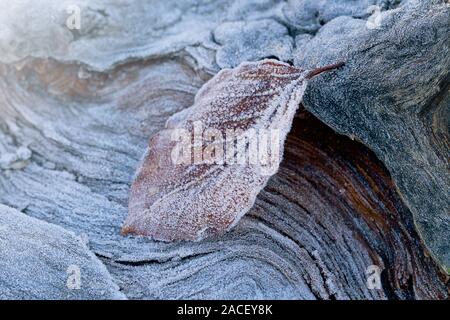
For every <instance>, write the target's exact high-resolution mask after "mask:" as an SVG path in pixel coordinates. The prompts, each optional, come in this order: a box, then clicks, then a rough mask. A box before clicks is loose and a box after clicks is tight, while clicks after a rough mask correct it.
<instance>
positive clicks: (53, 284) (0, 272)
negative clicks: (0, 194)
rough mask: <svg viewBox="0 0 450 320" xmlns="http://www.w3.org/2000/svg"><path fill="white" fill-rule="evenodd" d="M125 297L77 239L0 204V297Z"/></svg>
mask: <svg viewBox="0 0 450 320" xmlns="http://www.w3.org/2000/svg"><path fill="white" fill-rule="evenodd" d="M78 270H79V275H80V280H81V282H80V283H79V286H78V284H77V282H76V281H77V279H76V277H77V276H78ZM71 276H73V277H75V278H70V277H71ZM124 298H125V295H124V294H122V293H121V292H120V291H119V287H118V286H117V285H116V284H115V283H114V281H113V279H112V277H111V275H110V274H109V273H108V270H106V268H105V266H104V265H103V264H102V263H101V262H100V260H98V258H97V257H96V256H95V255H94V254H93V253H92V252H91V251H90V250H89V249H88V248H87V246H86V244H85V243H84V242H83V240H82V239H81V238H80V237H77V236H75V235H74V234H73V233H71V232H68V231H66V230H64V229H63V228H61V227H59V226H56V225H52V224H49V223H47V222H44V221H40V220H37V219H35V218H32V217H28V216H27V215H25V214H23V213H21V212H19V211H17V210H15V209H12V208H10V207H6V206H4V205H0V299H124Z"/></svg>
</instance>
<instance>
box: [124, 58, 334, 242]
mask: <svg viewBox="0 0 450 320" xmlns="http://www.w3.org/2000/svg"><path fill="white" fill-rule="evenodd" d="M340 65H342V64H337V65H332V66H328V67H324V68H321V69H315V70H311V71H305V70H302V69H299V68H296V67H292V66H290V65H289V64H286V63H282V62H279V61H276V60H264V61H259V62H252V63H242V64H241V65H239V66H238V67H236V68H234V69H224V70H222V71H220V72H219V73H218V74H217V75H216V76H215V77H214V78H212V79H211V80H210V81H209V82H208V83H206V84H205V85H204V86H203V87H202V88H201V89H200V91H199V92H198V93H197V95H196V97H195V102H194V105H193V106H191V107H190V108H187V109H185V110H183V111H181V112H179V113H177V114H174V115H173V116H172V117H170V118H169V119H168V121H167V123H166V127H165V129H163V130H162V131H160V132H159V133H157V134H156V135H155V136H154V137H153V138H152V139H151V140H150V143H149V147H148V149H147V152H146V154H145V155H144V158H143V160H142V162H141V164H140V167H139V169H138V172H137V175H136V178H135V181H134V183H133V185H132V188H131V194H130V202H129V214H128V217H127V219H126V221H125V223H124V226H123V229H122V233H123V234H128V233H134V234H138V235H145V236H150V237H152V238H153V239H156V240H163V241H173V240H201V239H203V238H205V237H207V236H211V235H220V234H223V233H224V232H225V231H227V230H229V229H230V228H232V227H233V226H234V225H236V223H237V222H238V221H239V219H240V218H241V217H242V216H243V215H244V214H245V213H246V212H248V211H249V209H250V208H251V207H252V206H253V204H254V202H255V199H256V196H257V195H258V193H259V192H260V191H261V190H262V189H263V188H264V186H265V185H266V183H267V181H268V180H269V178H270V176H271V175H273V174H275V173H276V172H277V170H278V167H279V164H280V162H281V160H282V155H283V145H284V141H285V139H286V135H287V133H288V132H289V131H290V128H291V124H292V121H293V118H294V115H295V112H296V110H297V108H298V106H299V104H300V102H301V100H302V97H303V93H304V91H305V88H306V84H307V80H308V79H310V78H311V77H312V76H314V75H316V74H319V73H321V72H322V71H326V70H330V69H333V68H336V67H338V66H340Z"/></svg>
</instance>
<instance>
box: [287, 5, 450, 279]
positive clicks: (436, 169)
mask: <svg viewBox="0 0 450 320" xmlns="http://www.w3.org/2000/svg"><path fill="white" fill-rule="evenodd" d="M297 50H298V51H297V53H296V54H294V55H295V64H296V65H298V66H301V67H304V68H312V67H314V66H316V65H322V64H326V63H327V62H331V61H336V59H343V60H345V61H346V62H347V64H346V67H345V68H344V71H343V72H342V73H339V75H338V76H337V75H326V76H324V77H323V78H321V79H316V80H314V81H313V82H311V86H310V88H309V90H308V91H307V92H306V95H305V106H306V108H307V109H308V110H310V111H311V112H313V113H314V114H315V115H317V116H318V117H319V118H320V119H321V120H322V121H324V122H325V123H327V124H329V125H330V126H331V127H333V128H334V129H335V130H337V131H338V132H340V133H344V134H346V135H348V136H350V137H352V138H356V139H358V140H359V141H362V142H363V143H364V144H366V145H368V146H369V147H370V148H371V149H373V150H374V151H375V152H376V154H377V156H378V157H379V158H380V159H381V160H382V161H383V162H384V163H385V165H386V166H387V168H388V169H389V171H390V172H391V174H392V176H393V178H394V181H395V182H396V185H397V187H398V190H399V192H400V193H401V195H402V198H403V199H404V201H405V202H406V204H407V205H408V206H409V207H410V208H411V211H412V212H413V214H414V220H415V223H416V226H417V228H418V231H419V234H420V235H421V237H422V238H423V240H424V243H425V244H426V246H427V247H428V249H429V250H430V251H431V254H432V255H433V256H434V257H435V258H436V259H437V260H438V261H439V263H440V264H441V266H442V267H443V269H445V270H446V271H447V273H450V241H449V239H450V204H449V195H450V173H449V170H448V168H449V166H448V165H449V162H448V159H449V141H450V138H449V137H450V136H449V127H448V122H449V110H450V98H449V92H450V80H449V79H450V4H449V3H448V1H447V2H446V1H412V0H411V1H405V4H404V5H403V6H401V7H399V8H397V9H395V10H389V11H386V12H384V13H383V15H382V19H381V24H380V26H379V28H376V29H369V28H367V25H366V22H365V21H363V20H357V19H352V18H350V17H339V18H337V19H335V20H333V21H331V22H329V23H328V24H326V25H325V26H324V27H323V28H322V29H321V30H320V31H319V32H318V34H317V35H316V36H315V37H314V38H313V39H311V40H310V41H309V42H306V43H305V44H304V45H303V46H302V47H300V48H298V49H297Z"/></svg>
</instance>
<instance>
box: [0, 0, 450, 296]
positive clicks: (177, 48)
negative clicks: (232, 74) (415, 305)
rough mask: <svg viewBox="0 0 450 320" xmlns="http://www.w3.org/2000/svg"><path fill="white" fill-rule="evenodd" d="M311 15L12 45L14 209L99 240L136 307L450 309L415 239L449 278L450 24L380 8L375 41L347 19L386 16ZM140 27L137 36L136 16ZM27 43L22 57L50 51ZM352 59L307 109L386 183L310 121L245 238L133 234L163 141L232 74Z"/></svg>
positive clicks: (258, 13)
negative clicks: (373, 282) (315, 303)
mask: <svg viewBox="0 0 450 320" xmlns="http://www.w3.org/2000/svg"><path fill="white" fill-rule="evenodd" d="M22 2H23V3H26V2H27V1H19V2H18V3H22ZM307 2H309V1H288V2H287V3H284V2H278V1H269V0H268V1H236V2H234V4H233V5H230V4H229V2H226V1H217V2H212V3H209V2H205V3H202V2H197V1H196V2H195V4H194V2H193V3H190V2H188V1H174V2H173V3H172V2H170V1H163V2H160V1H155V2H152V4H153V6H149V7H148V8H146V9H143V8H142V7H141V6H142V5H141V3H143V2H140V1H136V2H130V4H129V5H127V6H126V7H117V6H115V5H111V4H108V1H98V2H95V4H93V2H84V4H81V8H82V12H83V10H84V12H88V14H87V16H86V20H85V21H86V23H87V25H86V24H85V26H89V28H87V27H86V29H83V28H82V29H81V31H82V32H81V33H80V34H76V33H75V34H72V33H71V32H69V31H67V30H66V29H65V26H64V25H63V24H64V22H58V21H57V22H55V23H54V24H51V25H50V26H48V27H47V28H40V29H33V30H34V31H35V32H36V33H39V32H42V30H53V31H52V32H50V33H45V32H44V34H43V35H42V34H41V35H40V38H39V39H40V41H38V42H33V43H32V44H31V45H30V46H17V47H16V49H15V50H11V48H9V47H7V45H6V44H7V43H9V42H8V41H7V40H10V39H9V38H8V34H7V33H2V35H1V37H0V50H1V52H2V54H0V60H1V61H2V63H1V64H0V112H1V116H0V203H3V204H6V205H8V206H10V207H14V208H17V209H18V210H20V211H22V213H23V214H24V215H28V216H30V217H33V218H37V219H40V220H43V221H45V222H48V223H51V224H55V225H58V226H60V227H62V228H64V229H66V230H68V231H71V232H74V233H76V234H77V235H80V236H82V237H83V238H87V239H89V243H88V246H89V248H90V250H92V252H93V253H95V254H96V255H97V256H98V257H100V259H101V261H102V262H103V263H104V265H105V267H106V268H107V269H108V270H109V272H110V274H111V275H112V277H113V279H114V281H115V283H117V284H118V285H119V287H120V288H121V291H122V293H124V294H125V295H126V296H127V297H129V298H138V299H155V298H159V299H161V298H171V299H175V298H275V299H277V298H292V299H299V298H311V299H314V298H318V299H327V298H338V299H352V298H353V299H356V298H368V299H384V298H401V299H406V298H441V299H442V298H448V279H447V278H446V277H445V276H444V275H443V274H442V273H441V272H440V271H439V269H438V266H437V265H436V264H435V263H434V261H433V260H432V259H431V258H430V257H429V256H428V249H427V248H426V247H425V246H423V245H422V240H421V238H420V237H419V235H418V233H417V231H416V230H417V229H416V227H418V230H419V231H420V234H421V235H422V236H423V240H424V241H425V244H426V246H427V247H428V248H429V249H430V251H431V252H432V254H433V256H434V257H436V258H437V259H438V261H440V264H441V266H442V265H446V263H447V262H448V260H447V259H448V254H449V250H448V239H449V237H448V233H449V232H450V230H449V228H448V221H449V220H448V219H449V217H448V210H447V211H445V209H446V208H448V192H447V191H448V179H446V177H448V172H447V171H445V170H443V168H444V167H443V165H444V164H445V159H446V158H445V155H446V154H447V153H448V106H449V99H448V86H446V85H445V83H446V82H445V81H447V80H445V79H448V74H449V58H448V57H449V55H448V54H447V55H446V53H448V47H447V46H448V41H449V38H448V37H449V36H448V34H449V33H448V32H446V30H448V28H449V26H448V25H446V23H445V19H446V18H448V14H449V10H450V9H449V7H448V5H447V4H445V2H446V1H424V2H422V3H426V5H429V6H430V7H429V8H422V9H421V10H422V11H420V12H422V13H423V14H414V12H415V10H419V9H418V8H413V7H408V6H412V5H414V4H415V3H416V1H403V3H404V4H403V6H401V7H398V8H396V7H397V6H398V4H396V3H397V2H398V1H379V3H380V4H381V3H382V2H383V4H382V5H383V8H384V9H391V10H388V11H386V15H387V19H386V21H387V23H390V24H389V26H390V28H387V29H383V28H382V29H380V30H370V29H367V28H366V26H365V21H364V20H363V19H352V18H349V17H347V18H343V17H341V18H337V19H335V20H332V19H333V18H335V17H339V16H341V15H352V16H354V17H357V18H361V17H362V18H367V14H366V13H365V12H366V11H365V10H366V8H367V6H368V5H370V4H373V3H377V1H361V2H360V3H359V4H358V5H357V6H355V7H353V5H352V4H351V3H350V2H349V1H332V2H333V5H332V6H331V7H332V8H334V9H333V10H331V11H329V8H330V7H329V6H325V5H324V6H322V7H321V6H320V5H315V6H318V7H314V6H313V7H312V9H308V10H311V12H310V13H311V14H310V15H308V14H305V13H300V12H309V11H301V10H299V11H295V10H294V9H295V8H304V6H305V3H307ZM80 3H81V2H80ZM311 3H313V1H311ZM339 3H341V5H339ZM28 5H30V4H28ZM24 6H26V5H24ZM19 8H20V6H19ZM384 9H383V10H384ZM9 10H12V9H11V8H10V9H9ZM42 10H43V9H42ZM46 10H49V8H48V7H47V8H46ZM5 12H9V15H12V14H11V11H8V10H6V11H2V10H0V15H5ZM18 12H20V11H18ZM124 12H127V13H128V15H129V16H130V15H131V16H133V17H135V19H134V20H133V23H138V26H137V27H136V28H134V27H132V26H131V24H133V23H129V22H128V21H127V20H126V19H122V18H120V19H119V17H122V15H121V14H123V13H124ZM316 12H317V13H316ZM105 13H106V14H105ZM6 15H7V14H6ZM12 16H13V17H14V15H12ZM62 17H65V12H63V13H62ZM413 17H414V19H413ZM4 18H5V19H3V20H0V21H8V19H7V16H5V17H4ZM16 18H17V19H19V18H18V16H17V17H16ZM26 18H27V16H26V15H23V19H26ZM38 18H39V17H38ZM38 18H37V19H38ZM44 18H45V16H44ZM44 18H42V19H44ZM394 18H395V19H394ZM30 21H32V22H35V20H33V19H31V20H30ZM45 21H47V20H45ZM148 21H155V23H149V22H148ZM38 22H39V19H38V21H37V22H36V23H38ZM223 23H227V24H229V25H228V26H227V27H224V26H223ZM31 24H32V25H33V23H31ZM121 24H123V25H121ZM18 25H19V27H20V26H22V25H21V24H18ZM221 25H222V27H220V26H221ZM322 25H324V26H323V27H322ZM392 26H394V27H392ZM23 28H26V27H23ZM446 28H447V29H446ZM39 30H41V31H39ZM105 30H108V31H109V32H106V33H105ZM136 30H138V31H136ZM260 30H264V32H263V35H261V32H260ZM271 30H273V33H272V32H271ZM327 30H328V31H327ZM392 30H394V31H395V30H397V31H398V32H397V33H396V32H393V31H392ZM426 30H434V31H433V35H432V36H430V37H428V36H427V35H429V33H427V32H426ZM306 31H307V32H308V33H305V32H306ZM400 31H401V32H400ZM14 32H16V33H13V34H14V35H15V40H16V41H17V42H18V43H20V42H21V40H23V41H25V40H27V39H26V37H28V36H30V37H32V36H35V34H33V33H24V32H18V31H17V30H15V31H14ZM67 32H68V33H67ZM133 32H134V33H133ZM316 32H317V33H316ZM430 32H431V31H430ZM54 34H58V35H62V36H63V39H66V42H64V41H63V42H62V43H60V45H61V46H60V47H59V48H56V49H55V48H54V47H53V46H51V45H47V44H49V43H52V39H53V40H54ZM131 35H132V36H131ZM399 35H400V36H401V37H399ZM52 37H53V38H52ZM24 39H25V40H24ZM408 39H409V40H408ZM426 39H428V40H427V41H425V40H426ZM112 40H114V41H112ZM61 41H62V40H61ZM396 41H397V42H396ZM403 41H405V43H406V44H405V45H402V43H403ZM368 43H370V45H368ZM250 44H251V45H250ZM365 44H366V45H367V46H365ZM406 47H408V48H409V47H414V48H416V49H414V50H412V51H410V52H406V51H404V52H403V53H402V51H401V50H407V49H406ZM377 48H378V49H379V50H377ZM391 48H396V49H395V50H393V49H391ZM57 49H58V50H57ZM446 50H447V51H446ZM347 51H349V52H350V53H349V54H348V55H344V56H345V58H347V60H348V63H349V64H348V65H347V66H346V67H345V68H344V70H343V73H342V75H341V72H340V73H339V75H330V76H325V77H324V80H315V81H314V82H313V83H312V85H311V86H310V87H309V89H308V90H307V92H306V94H307V96H308V95H309V98H307V99H306V101H305V108H306V109H308V110H310V111H312V112H313V113H314V114H316V115H317V116H318V118H320V119H321V120H322V121H324V122H326V123H327V124H329V125H330V126H331V127H332V128H333V129H334V130H338V131H339V132H343V133H345V134H347V135H350V136H352V137H357V138H358V139H359V140H361V141H363V142H364V143H366V144H367V145H369V146H370V147H371V148H373V150H374V151H375V152H376V155H377V156H378V157H379V158H380V159H381V160H382V161H383V162H384V164H385V165H386V166H387V169H386V168H385V167H384V165H383V164H381V163H380V161H378V160H377V158H376V157H375V155H374V154H372V152H370V151H369V150H368V149H367V148H366V147H364V146H362V145H361V144H359V143H357V142H355V141H351V140H350V139H349V138H345V137H342V136H338V135H337V134H336V133H335V132H334V131H333V130H331V129H329V128H328V127H326V126H325V125H324V124H322V123H321V122H320V121H318V120H317V119H315V118H313V117H312V116H311V115H310V114H309V113H307V112H305V111H303V112H301V113H300V114H299V115H298V118H297V119H296V120H295V122H294V130H293V131H292V132H291V133H290V135H289V137H288V142H287V144H286V155H285V159H284V162H283V163H282V165H281V168H280V171H279V173H278V174H277V175H276V176H274V177H273V178H272V179H271V180H270V182H269V184H268V186H267V187H266V188H265V189H264V190H263V192H262V193H261V194H260V195H259V196H258V198H257V202H256V204H255V206H254V208H253V209H252V210H251V212H250V213H249V214H248V215H247V216H245V217H244V218H243V219H242V220H241V222H240V223H239V224H238V226H237V227H236V229H234V230H233V231H231V232H230V233H228V234H226V235H225V236H224V237H220V238H213V239H209V240H203V241H202V242H197V243H191V242H186V243H184V242H182V243H160V242H155V241H151V240H149V239H146V238H141V237H133V236H129V237H123V236H121V235H120V228H121V226H122V223H123V221H124V219H125V216H126V214H127V202H128V192H129V188H130V183H131V181H132V177H133V174H134V172H135V169H136V166H137V163H138V161H139V159H140V158H141V156H142V154H143V152H144V150H145V147H146V145H147V141H148V138H149V137H150V136H151V135H152V134H153V133H155V132H156V131H158V130H160V129H161V128H162V127H163V125H164V122H165V120H166V119H167V118H168V117H169V116H170V115H172V114H173V113H175V112H177V111H180V110H182V109H183V108H186V107H188V106H190V105H192V103H193V97H194V95H195V93H196V92H197V91H198V89H199V88H200V87H201V86H202V85H203V84H204V83H205V82H206V81H207V80H208V79H209V78H210V77H211V76H212V75H213V74H214V73H216V72H217V71H218V70H219V69H220V68H223V67H228V66H235V65H237V64H239V63H240V62H241V61H243V60H258V59H262V58H266V57H270V56H276V57H278V58H279V59H282V60H285V61H293V62H294V63H295V64H297V65H303V64H305V65H306V64H311V65H308V66H307V67H316V66H320V65H324V64H326V63H325V62H327V63H329V62H336V60H339V59H337V58H338V57H339V58H340V57H342V55H343V54H341V53H343V52H347ZM6 53H8V54H6ZM5 57H6V58H5ZM24 57H25V59H24V60H23V58H24ZM334 59H336V60H334ZM329 60H333V61H329ZM383 61H390V63H391V64H389V63H386V64H385V63H383ZM417 66H419V67H417ZM94 70H96V71H94ZM397 70H399V71H397ZM408 70H409V71H408ZM395 72H399V73H398V77H393V76H392V75H393V74H394V75H395ZM325 81H326V83H325ZM386 81H387V82H386ZM389 81H390V82H389ZM371 99H372V100H371ZM370 101H374V104H371V103H370ZM392 101H393V102H395V103H393V105H394V106H396V107H395V108H394V109H392V110H390V109H389V108H388V107H389V106H391V104H390V102H392ZM426 101H429V102H427V103H425V102H426ZM375 102H377V103H375ZM410 106H412V107H411V108H409V107H410ZM425 106H429V107H425ZM433 106H434V107H433ZM359 107H360V109H359ZM369 107H370V108H369ZM408 108H409V109H408ZM408 110H409V111H408ZM408 112H409V113H408ZM389 116H391V117H389ZM380 119H381V120H380ZM421 119H422V120H423V121H422V120H421ZM426 119H428V120H426ZM425 120H426V121H425ZM383 121H384V122H383ZM402 121H403V122H402ZM427 121H428V122H427ZM385 123H386V126H385V125H384V124H385ZM388 123H389V124H390V125H389V126H387V124H388ZM419 123H422V126H421V127H419V125H418V124H419ZM430 123H432V124H433V125H431V124H430ZM399 127H401V128H403V129H404V130H403V131H401V132H400V131H399V132H397V131H396V129H395V128H399ZM406 128H407V129H406ZM432 128H434V129H432ZM391 129H392V130H391ZM390 130H391V131H390ZM433 130H434V131H433ZM405 132H409V133H410V135H404V136H403V135H402V134H403V133H405ZM432 132H433V133H432ZM386 133H389V135H390V136H391V137H392V138H388V136H389V135H388V134H386ZM430 137H434V138H432V140H427V139H431V138H430ZM381 138H383V139H381ZM394 138H395V139H394ZM391 139H393V140H391ZM408 139H409V140H408ZM412 141H414V143H413V142H412ZM430 141H431V142H430ZM433 141H434V142H433ZM445 148H447V150H446V149H445ZM417 150H419V151H420V152H419V151H417ZM402 152H403V153H402ZM404 152H406V153H404ZM408 155H409V156H408ZM402 157H403V158H402ZM425 165H426V166H427V167H426V168H427V169H426V170H425V171H423V170H422V169H421V168H423V167H424V166H425ZM388 170H389V171H390V172H391V174H392V175H393V178H394V182H393V181H391V178H390V176H389V174H388ZM421 170H422V171H421ZM421 172H422V173H424V172H426V174H427V177H428V178H427V179H423V178H420V176H421V175H422V173H421ZM417 175H419V178H418V176H417ZM394 183H396V185H394ZM412 184H414V188H412V187H411V186H412ZM433 184H434V185H433ZM397 189H398V190H399V191H400V195H399V194H398V193H397ZM446 190H447V191H446ZM6 210H9V209H6ZM446 212H447V215H446ZM422 218H423V219H422ZM413 219H415V220H413ZM424 219H425V220H426V225H427V228H428V229H427V230H428V231H426V230H425V231H424V226H425V224H424V223H425V222H424V221H425V220H424ZM61 234H65V232H61ZM17 237H19V238H21V237H22V235H21V234H18V235H17ZM430 237H431V238H430ZM19 240H20V239H19ZM35 252H36V255H38V254H39V250H35ZM2 254H3V255H4V253H2V252H0V255H2ZM30 259H32V258H30ZM370 265H378V266H379V267H381V268H382V269H383V270H384V271H383V273H382V280H383V281H382V284H383V288H382V290H369V289H368V287H367V285H366V269H367V267H368V266H370ZM447 266H448V264H447ZM8 270H13V269H8ZM86 271H88V270H86ZM81 272H82V274H83V269H82V270H81ZM88 272H90V271H88ZM96 272H98V270H97V271H96ZM0 274H1V276H2V277H5V278H8V277H14V272H12V271H7V270H3V269H2V270H0ZM49 290H50V289H49ZM49 293H50V291H49ZM12 294H13V295H14V296H15V297H18V298H26V297H27V295H26V294H25V293H23V292H22V291H19V290H16V291H14V292H13V293H12Z"/></svg>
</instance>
